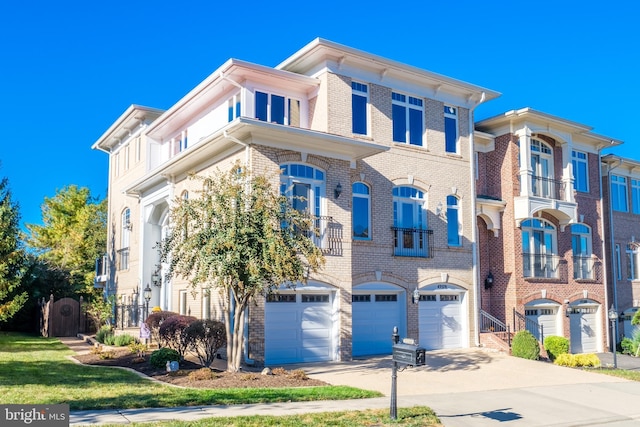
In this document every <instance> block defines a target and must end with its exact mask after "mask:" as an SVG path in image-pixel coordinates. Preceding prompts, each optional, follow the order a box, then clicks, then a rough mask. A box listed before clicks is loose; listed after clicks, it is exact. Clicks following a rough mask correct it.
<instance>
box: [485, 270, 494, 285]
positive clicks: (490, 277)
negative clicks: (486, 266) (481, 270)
mask: <svg viewBox="0 0 640 427" xmlns="http://www.w3.org/2000/svg"><path fill="white" fill-rule="evenodd" d="M492 286H493V274H492V273H491V271H489V274H487V278H486V279H484V288H485V289H491V287H492Z"/></svg>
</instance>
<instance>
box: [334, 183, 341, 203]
mask: <svg viewBox="0 0 640 427" xmlns="http://www.w3.org/2000/svg"><path fill="white" fill-rule="evenodd" d="M341 194H342V184H340V183H338V185H336V189H335V190H333V195H334V196H335V198H336V199H337V198H338V197H340V195H341Z"/></svg>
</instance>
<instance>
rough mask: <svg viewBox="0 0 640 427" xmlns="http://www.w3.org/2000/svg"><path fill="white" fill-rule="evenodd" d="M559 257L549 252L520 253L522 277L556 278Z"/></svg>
mask: <svg viewBox="0 0 640 427" xmlns="http://www.w3.org/2000/svg"><path fill="white" fill-rule="evenodd" d="M559 264H560V257H559V256H558V255H550V254H535V253H524V254H522V270H523V274H524V277H539V278H558V277H559V274H558V266H559Z"/></svg>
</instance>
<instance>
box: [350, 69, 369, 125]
mask: <svg viewBox="0 0 640 427" xmlns="http://www.w3.org/2000/svg"><path fill="white" fill-rule="evenodd" d="M351 90H352V92H351V112H352V127H353V129H352V130H353V133H357V134H360V135H366V134H367V104H368V102H369V93H368V91H369V88H368V87H367V85H366V84H363V83H358V82H351Z"/></svg>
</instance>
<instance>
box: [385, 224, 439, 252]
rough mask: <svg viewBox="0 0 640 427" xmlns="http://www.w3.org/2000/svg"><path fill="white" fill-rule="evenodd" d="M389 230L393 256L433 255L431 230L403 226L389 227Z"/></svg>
mask: <svg viewBox="0 0 640 427" xmlns="http://www.w3.org/2000/svg"><path fill="white" fill-rule="evenodd" d="M391 230H392V231H393V255H394V256H406V257H418V258H432V257H433V230H426V229H422V228H405V227H391Z"/></svg>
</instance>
